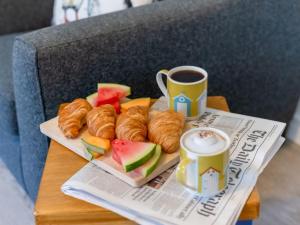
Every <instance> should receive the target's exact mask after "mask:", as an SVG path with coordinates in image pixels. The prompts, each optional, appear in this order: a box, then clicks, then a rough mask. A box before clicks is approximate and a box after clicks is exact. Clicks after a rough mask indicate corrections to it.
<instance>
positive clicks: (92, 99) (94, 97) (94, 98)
mask: <svg viewBox="0 0 300 225" xmlns="http://www.w3.org/2000/svg"><path fill="white" fill-rule="evenodd" d="M97 98H98V92H96V93H94V94H91V95H89V96H87V97H86V100H87V101H88V102H89V103H90V104H91V106H96V103H97Z"/></svg>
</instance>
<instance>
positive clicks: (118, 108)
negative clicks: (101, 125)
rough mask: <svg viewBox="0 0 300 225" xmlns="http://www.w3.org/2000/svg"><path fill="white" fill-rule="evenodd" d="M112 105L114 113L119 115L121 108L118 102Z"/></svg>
mask: <svg viewBox="0 0 300 225" xmlns="http://www.w3.org/2000/svg"><path fill="white" fill-rule="evenodd" d="M112 105H113V107H114V108H115V110H116V113H120V112H121V107H120V102H119V101H116V102H115V103H113V104H112Z"/></svg>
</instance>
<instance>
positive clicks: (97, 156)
mask: <svg viewBox="0 0 300 225" xmlns="http://www.w3.org/2000/svg"><path fill="white" fill-rule="evenodd" d="M86 150H87V152H88V153H89V154H90V155H91V160H92V159H97V158H99V157H100V156H101V155H102V154H100V153H99V152H95V151H92V150H90V149H89V148H87V149H86Z"/></svg>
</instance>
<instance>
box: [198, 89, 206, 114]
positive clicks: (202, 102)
mask: <svg viewBox="0 0 300 225" xmlns="http://www.w3.org/2000/svg"><path fill="white" fill-rule="evenodd" d="M206 99H207V91H206V90H205V91H203V93H202V95H200V96H199V97H198V98H197V103H198V113H199V114H200V115H203V113H204V112H205V109H206Z"/></svg>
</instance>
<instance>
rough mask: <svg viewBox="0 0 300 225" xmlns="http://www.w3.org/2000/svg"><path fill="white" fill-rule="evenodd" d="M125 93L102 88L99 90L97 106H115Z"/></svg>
mask: <svg viewBox="0 0 300 225" xmlns="http://www.w3.org/2000/svg"><path fill="white" fill-rule="evenodd" d="M123 94H124V92H120V91H119V90H115V89H111V88H101V89H98V97H97V100H96V106H100V105H104V104H113V103H115V102H116V101H119V99H120V97H119V96H121V95H123Z"/></svg>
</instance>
